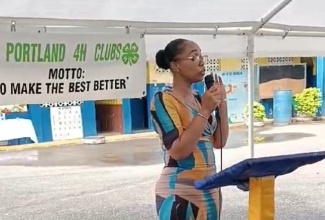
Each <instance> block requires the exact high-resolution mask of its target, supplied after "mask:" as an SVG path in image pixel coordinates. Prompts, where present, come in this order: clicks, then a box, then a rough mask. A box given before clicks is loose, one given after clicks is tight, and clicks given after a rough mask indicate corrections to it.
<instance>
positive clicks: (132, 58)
mask: <svg viewBox="0 0 325 220" xmlns="http://www.w3.org/2000/svg"><path fill="white" fill-rule="evenodd" d="M138 51H139V47H138V45H137V44H136V43H132V44H131V43H127V44H125V45H124V47H123V49H122V53H123V54H122V61H123V63H124V64H125V65H127V64H129V65H130V66H132V65H133V64H136V63H137V62H138V60H139V54H138Z"/></svg>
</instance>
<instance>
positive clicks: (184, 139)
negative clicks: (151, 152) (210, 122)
mask: <svg viewBox="0 0 325 220" xmlns="http://www.w3.org/2000/svg"><path fill="white" fill-rule="evenodd" d="M176 105H177V103H176V100H175V99H174V98H172V96H171V95H169V94H166V93H162V92H158V93H157V94H156V95H155V97H154V100H153V105H152V109H151V114H152V116H153V121H154V124H155V126H156V130H157V131H158V133H159V134H160V136H161V138H162V141H163V143H164V145H165V147H166V149H167V150H168V151H169V154H170V156H171V157H172V158H173V159H175V160H181V159H185V158H187V157H188V156H189V155H190V154H191V153H192V152H193V149H194V147H195V146H196V145H197V143H198V141H199V139H200V137H201V136H202V133H203V132H204V128H205V125H206V123H207V120H206V119H205V118H204V117H208V116H209V115H210V114H209V113H208V112H204V111H202V112H200V114H202V115H203V116H204V117H202V116H199V115H197V116H196V117H194V118H193V120H192V121H191V122H190V124H189V125H188V126H187V127H186V130H185V129H183V125H182V123H181V119H180V115H179V114H180V113H179V112H178V110H177V106H176Z"/></svg>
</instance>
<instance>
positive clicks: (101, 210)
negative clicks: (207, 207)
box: [0, 124, 325, 220]
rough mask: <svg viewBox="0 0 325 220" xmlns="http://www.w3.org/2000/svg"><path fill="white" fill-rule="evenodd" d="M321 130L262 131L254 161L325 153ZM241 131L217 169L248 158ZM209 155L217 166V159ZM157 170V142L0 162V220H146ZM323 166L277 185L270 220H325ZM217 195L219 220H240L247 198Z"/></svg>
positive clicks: (1, 157) (22, 155)
mask: <svg viewBox="0 0 325 220" xmlns="http://www.w3.org/2000/svg"><path fill="white" fill-rule="evenodd" d="M324 128H325V125H323V124H315V125H292V126H287V127H277V128H265V129H263V130H260V136H265V137H266V140H267V143H263V144H258V145H256V155H257V156H266V155H279V154H290V153H298V152H309V151H325V141H324V138H323V137H324V134H323V133H324V132H323V130H324ZM245 138H246V131H243V130H240V129H234V130H232V132H231V137H230V140H229V143H228V146H227V149H226V150H224V166H225V167H227V166H230V165H231V164H234V163H236V162H238V161H240V160H242V159H245V158H247V157H248V155H249V150H248V148H247V147H246V146H245V143H244V140H245ZM218 154H219V153H218V152H217V151H216V155H217V157H216V158H219V157H218ZM161 168H162V164H161V151H160V146H159V141H158V140H157V139H152V138H151V139H145V138H143V139H140V140H131V141H124V142H114V143H108V144H105V145H97V146H94V145H93V146H85V145H83V146H74V147H66V148H65V147H59V148H47V149H39V150H27V151H21V152H10V153H2V154H0V201H1V203H0V219H1V220H21V219H23V220H29V219H30V220H44V219H46V220H54V219H58V220H65V219H68V220H74V219H76V220H79V219H80V220H81V219H89V220H97V219H98V220H100V219H108V220H110V219H112V220H113V219H117V220H124V219H125V220H133V219H141V220H153V219H156V216H155V211H154V199H153V187H154V183H155V180H156V178H157V176H158V175H159V172H160V170H161ZM324 168H325V161H324V162H320V163H318V164H314V165H310V166H306V167H303V168H300V169H299V170H297V171H296V172H294V173H293V174H290V175H288V176H284V177H280V178H279V179H278V180H277V187H276V194H277V195H276V211H277V212H276V215H277V216H276V219H277V220H305V219H308V220H321V219H325V209H324V207H325V169H324ZM223 192H224V210H223V219H224V220H244V219H247V202H248V201H247V197H248V194H247V193H245V192H241V191H239V190H238V189H237V188H235V187H226V188H224V189H223Z"/></svg>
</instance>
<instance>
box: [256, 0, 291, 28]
mask: <svg viewBox="0 0 325 220" xmlns="http://www.w3.org/2000/svg"><path fill="white" fill-rule="evenodd" d="M290 2H292V0H283V1H282V2H280V3H279V4H278V5H276V6H275V7H274V8H273V9H272V10H271V11H269V12H268V13H267V14H266V15H265V16H264V17H262V18H261V19H260V21H259V22H258V23H256V24H255V25H254V26H253V28H252V30H251V32H252V34H255V33H256V32H257V31H258V30H259V29H260V28H262V27H263V26H264V25H265V24H266V23H268V22H269V21H270V20H271V19H272V18H273V17H274V16H275V15H276V14H278V13H279V12H280V11H281V10H282V9H284V8H285V7H286V6H287V5H288V4H289V3H290Z"/></svg>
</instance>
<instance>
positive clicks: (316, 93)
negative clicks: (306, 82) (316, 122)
mask: <svg viewBox="0 0 325 220" xmlns="http://www.w3.org/2000/svg"><path fill="white" fill-rule="evenodd" d="M293 100H294V109H295V111H296V113H297V118H300V119H302V120H303V119H305V120H306V119H307V120H308V119H309V120H312V119H313V118H314V117H316V114H317V112H318V109H319V107H321V106H322V93H321V91H320V89H318V88H314V87H313V88H307V89H304V90H303V91H302V92H301V93H298V94H296V95H295V96H294V97H293Z"/></svg>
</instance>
